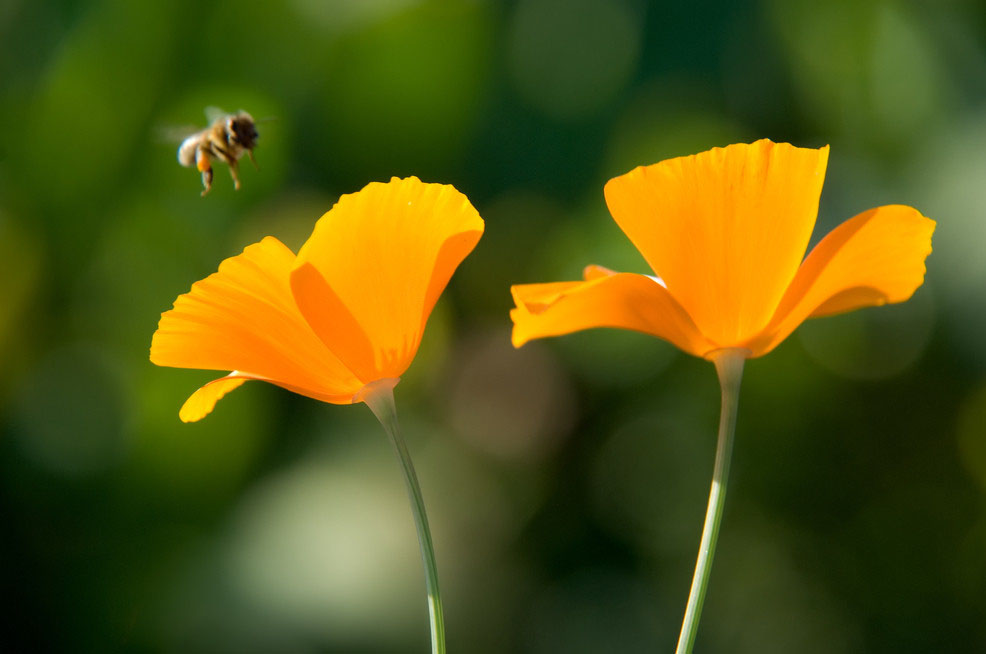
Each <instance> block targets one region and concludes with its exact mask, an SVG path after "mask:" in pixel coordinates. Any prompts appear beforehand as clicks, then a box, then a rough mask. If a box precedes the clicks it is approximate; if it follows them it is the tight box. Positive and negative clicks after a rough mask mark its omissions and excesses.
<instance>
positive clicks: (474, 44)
mask: <svg viewBox="0 0 986 654" xmlns="http://www.w3.org/2000/svg"><path fill="white" fill-rule="evenodd" d="M207 105H217V106H220V107H224V108H226V109H228V110H235V109H238V108H243V109H246V110H248V111H250V112H251V113H253V115H254V116H256V117H267V116H269V117H273V118H274V120H272V121H269V122H265V123H262V124H261V125H260V132H261V137H260V145H259V147H258V148H257V151H256V156H257V159H258V161H259V163H260V166H261V170H260V172H257V171H255V170H254V169H253V168H252V167H251V166H249V164H247V165H245V166H244V167H243V168H242V173H241V175H242V179H243V188H242V190H241V191H239V192H234V191H233V188H232V184H231V182H230V180H229V177H228V174H227V172H226V170H225V169H224V168H222V167H219V168H217V171H216V180H215V187H214V189H213V192H212V194H211V195H209V196H208V197H206V198H204V199H203V198H200V197H199V191H200V189H201V185H200V180H199V176H198V173H197V172H196V171H194V170H189V169H183V168H181V167H179V165H178V164H177V162H176V160H175V150H176V144H174V143H162V142H160V139H159V138H158V136H159V135H160V134H161V133H162V132H163V131H167V128H169V127H174V126H182V125H189V124H190V125H196V124H198V125H200V126H202V125H204V122H205V118H204V116H203V109H204V108H205V107H206V106H207ZM0 126H2V127H0V371H2V372H0V519H2V525H3V526H2V529H0V592H2V597H3V599H4V600H5V605H6V608H5V609H3V611H2V614H0V615H2V617H0V625H2V627H0V629H2V630H0V651H4V652H106V651H133V652H245V653H253V652H257V653H260V652H286V653H298V654H302V653H309V652H312V653H314V652H346V653H378V652H379V653H391V652H393V653H400V652H425V651H427V610H426V603H425V599H424V590H423V589H424V584H423V576H422V572H421V567H420V562H419V558H418V549H417V543H416V540H415V534H414V527H413V524H412V521H411V515H410V512H409V509H408V505H407V499H406V497H405V495H404V489H403V487H402V481H401V478H400V474H399V472H398V467H397V464H396V463H395V461H394V459H393V454H392V453H391V451H390V449H389V444H388V443H387V440H386V438H385V436H384V434H383V432H382V430H381V429H380V427H379V425H378V424H376V422H375V421H374V419H373V417H372V415H371V414H370V412H369V411H367V410H366V409H365V408H364V407H362V406H350V407H339V406H330V405H325V404H321V403H318V402H314V401H312V400H308V399H305V398H301V397H297V396H293V395H291V394H289V393H287V392H285V391H282V390H280V389H277V388H274V387H270V386H266V385H263V384H248V385H247V386H245V387H244V388H243V389H242V390H239V391H237V392H236V393H234V394H232V395H231V396H230V397H228V398H227V399H225V400H223V401H222V402H221V403H220V404H219V405H218V407H217V408H216V411H215V412H214V413H213V414H212V415H211V416H209V417H208V418H207V419H205V420H203V421H202V422H200V423H197V424H192V425H184V424H182V423H180V422H179V421H178V415H177V414H178V408H179V406H180V405H181V403H182V402H183V401H184V399H185V398H186V397H187V396H188V395H189V394H190V393H191V392H192V391H193V390H194V389H195V388H197V387H198V386H199V385H200V384H201V383H202V382H204V381H205V380H208V379H211V378H213V377H214V376H215V375H214V374H212V373H208V372H201V371H185V370H175V369H166V368H156V367H155V366H153V365H151V364H150V363H149V361H148V356H147V355H148V346H149V344H150V338H151V333H152V332H153V331H154V329H155V326H156V323H157V319H158V316H159V314H160V313H161V312H162V311H164V310H166V309H168V308H170V306H171V303H172V301H173V300H174V298H175V297H176V296H177V295H178V294H180V293H183V292H185V291H186V290H187V289H188V287H189V286H190V285H191V283H192V282H194V281H195V280H198V279H200V278H202V277H205V276H206V275H208V274H209V273H211V272H213V271H214V270H215V268H216V267H217V265H218V263H219V261H220V260H221V259H222V258H224V257H227V256H231V255H233V254H235V253H237V252H239V251H240V250H241V249H242V248H243V247H244V246H245V245H247V244H249V243H251V242H254V241H256V240H259V238H261V237H262V236H264V235H267V234H272V235H274V236H277V237H278V238H280V239H281V240H283V241H284V242H285V243H287V244H288V245H289V246H291V247H292V248H297V247H298V246H299V245H300V244H301V243H302V242H303V241H304V239H305V238H306V237H307V236H308V234H309V233H310V230H311V229H312V226H313V224H314V222H315V220H316V219H317V218H318V217H319V216H320V215H321V214H322V213H323V212H324V211H326V210H327V209H328V208H329V207H330V206H331V205H332V204H333V202H334V201H335V200H336V199H337V198H338V196H339V194H341V193H348V192H352V191H355V190H358V189H359V188H361V187H362V186H363V185H364V184H366V183H367V182H369V181H373V180H385V179H388V178H389V177H390V176H391V175H401V176H403V175H409V174H415V175H418V176H419V177H421V178H423V179H425V180H426V181H443V182H449V183H453V184H455V185H456V187H457V188H459V189H460V190H461V191H463V192H464V193H466V194H467V195H468V196H469V197H470V198H471V200H472V201H473V203H474V204H475V205H476V207H477V208H478V209H479V211H480V213H481V214H482V216H483V217H484V218H485V220H486V235H485V237H484V238H483V240H482V242H481V243H480V244H479V246H478V248H477V249H476V251H475V252H474V253H473V255H472V256H471V257H470V258H469V259H467V260H466V261H465V263H464V264H463V265H462V267H461V268H460V270H459V272H458V273H457V274H456V276H455V278H454V279H453V280H452V283H451V285H450V287H449V289H448V291H447V292H446V294H445V296H444V297H443V299H442V301H441V302H440V303H439V305H438V307H437V309H436V312H435V314H434V315H433V316H432V318H431V322H430V323H429V328H428V332H427V334H426V338H425V343H424V345H423V348H422V350H421V352H420V353H419V356H418V358H417V360H416V361H415V362H414V365H413V366H412V368H411V370H410V372H409V374H408V375H407V376H406V378H405V380H404V382H403V383H402V384H401V385H400V387H398V389H397V400H398V405H399V410H400V412H401V416H402V421H403V423H404V426H405V430H406V435H407V438H408V441H409V444H410V448H411V451H412V453H413V456H414V457H415V460H416V463H417V466H418V469H419V475H420V477H421V479H422V484H423V488H424V493H425V497H426V500H427V502H428V506H429V511H430V513H431V520H432V525H433V529H434V531H435V538H436V542H437V550H438V557H439V565H440V572H441V577H442V580H443V586H444V591H445V595H446V597H445V599H446V607H447V608H446V619H447V624H448V632H449V643H450V650H451V651H455V652H460V653H469V654H485V653H491V654H492V653H502V652H522V653H527V654H542V653H549V652H551V653H554V652H564V653H573V654H581V653H583V652H584V653H599V652H614V653H620V654H624V653H629V654H633V653H636V652H669V651H672V649H673V646H674V642H675V640H676V637H677V632H678V627H679V623H680V618H681V614H682V611H683V609H684V602H685V598H686V595H687V591H688V584H689V581H690V577H691V573H692V566H693V563H694V557H695V553H696V548H697V544H698V538H699V532H700V529H701V523H702V518H703V512H704V509H705V502H706V494H707V489H708V484H709V479H710V476H711V470H712V461H713V453H714V447H715V443H714V432H715V426H716V422H717V413H718V402H719V397H718V388H717V384H716V381H715V375H714V372H713V368H712V366H711V365H709V364H708V363H706V362H703V361H700V360H698V359H695V358H692V357H689V356H686V355H683V354H681V353H678V352H677V351H675V350H674V349H673V348H672V347H671V346H669V345H667V344H665V343H663V342H660V341H657V340H654V339H650V338H648V337H645V336H642V335H639V334H633V333H621V332H616V331H605V330H599V331H592V332H586V333H581V334H577V335H573V336H569V337H565V338H560V339H554V340H552V341H542V342H536V343H533V344H531V345H528V346H526V347H524V348H523V349H521V350H519V351H515V350H513V349H512V348H511V346H510V344H509V329H510V325H509V319H508V317H507V312H508V310H509V308H510V306H511V301H510V297H509V293H508V286H509V285H510V284H511V283H518V282H535V281H549V280H561V279H575V278H577V277H578V276H579V275H580V272H581V270H582V267H583V266H584V265H585V264H587V263H599V264H602V265H606V266H609V267H611V268H617V269H622V270H632V271H638V272H644V271H645V270H646V268H645V265H644V262H643V260H642V258H641V257H640V255H639V254H638V253H637V252H636V251H635V250H634V249H633V247H632V246H631V245H630V243H629V242H628V241H627V239H626V238H625V237H624V236H623V234H622V233H621V232H620V230H619V229H618V228H617V226H616V225H615V223H614V222H613V221H612V220H611V219H610V217H609V215H608V213H607V210H606V207H605V204H604V201H603V195H602V186H603V184H604V183H605V181H606V180H607V179H609V178H610V177H612V176H615V175H618V174H621V173H623V172H626V171H627V170H629V169H630V168H632V167H634V166H636V165H639V164H648V163H653V162H656V161H659V160H661V159H664V158H667V157H671V156H677V155H684V154H690V153H694V152H698V151H701V150H705V149H707V148H709V147H712V146H718V145H725V144H728V143H732V142H739V141H751V140H754V139H757V138H761V137H769V138H772V139H774V140H777V141H781V140H784V141H790V142H793V143H795V144H798V145H803V146H812V147H817V146H820V145H823V144H826V143H829V144H831V145H832V152H831V158H830V163H829V172H828V179H827V183H826V185H825V190H824V192H823V194H822V200H821V209H820V215H819V220H818V227H817V229H816V234H815V237H814V240H815V241H817V240H818V238H820V235H822V234H824V233H826V232H827V231H828V230H829V229H831V228H832V227H833V226H835V225H836V224H838V223H839V222H841V221H842V220H845V219H846V218H849V217H850V216H852V215H855V214H856V213H858V212H860V211H863V210H865V209H868V208H870V207H873V206H876V205H879V204H886V203H905V204H911V205H913V206H915V207H918V208H919V209H920V210H921V211H922V212H923V213H925V214H926V215H928V216H930V217H932V218H934V219H936V220H937V221H938V230H937V233H936V234H935V238H934V248H935V250H934V253H933V254H932V255H931V258H930V259H929V261H928V276H927V281H926V283H925V284H924V286H923V287H921V288H920V289H919V290H918V292H917V293H916V295H915V296H914V298H913V299H912V300H911V301H910V302H908V303H906V304H904V305H899V306H894V307H889V308H881V309H871V310H866V311H862V312H857V313H854V314H850V315H846V316H842V317H837V318H831V319H826V320H822V321H817V322H810V323H808V324H805V325H804V326H803V327H802V328H800V329H799V330H798V331H797V332H796V333H795V334H794V335H793V336H792V337H791V338H789V339H788V340H787V341H786V342H785V343H784V344H783V345H781V346H780V347H779V348H778V349H777V350H776V351H775V352H773V353H772V354H770V355H769V356H768V357H765V358H763V359H758V360H755V361H752V362H751V363H750V364H749V365H748V367H747V371H746V378H745V380H744V388H743V394H742V400H741V405H740V417H739V427H738V434H737V443H736V450H735V460H734V467H733V470H734V475H733V478H732V480H731V488H730V494H729V497H728V500H727V505H726V513H725V521H724V523H723V530H722V535H721V539H720V549H719V556H718V559H717V560H716V564H715V567H714V570H713V575H712V581H711V586H710V591H709V596H708V600H707V602H706V610H705V614H704V616H703V621H702V627H701V629H700V631H699V637H698V645H697V651H699V652H709V653H711V652H730V653H746V652H750V653H753V652H757V653H773V652H778V653H781V652H805V653H809V654H812V653H815V652H818V653H823V652H824V653H842V652H895V653H899V652H944V651H947V652H982V651H986V620H984V618H986V515H984V501H983V500H984V493H986V338H984V335H986V301H984V291H986V255H984V254H983V252H984V247H986V246H984V244H986V210H984V207H986V154H984V153H986V8H984V5H983V3H982V2H980V1H974V0H968V1H964V0H947V1H946V0H943V1H940V2H932V1H929V2H917V1H914V2H908V1H906V0H899V1H895V0H882V1H880V0H874V1H856V0H763V1H761V2H746V3H743V2H740V3H737V2H729V1H725V0H721V1H715V0H698V1H696V2H690V3H683V2H674V3H671V2H669V3H658V2H652V3H647V2H643V1H640V0H519V1H517V2H502V3H500V2H492V1H487V2H483V1H479V0H361V1H359V2H345V1H342V0H336V1H334V2H324V1H319V0H279V1H270V2H263V3H251V2H234V1H229V0H225V1H223V0H221V1H218V2H212V3H200V2H195V1H192V0H184V1H178V2H167V3H151V2H146V3H143V2H130V1H129V0H104V1H98V0H94V1H91V2H81V1H69V0H61V1H59V0H42V1H41V2H37V1H32V0H2V1H0Z"/></svg>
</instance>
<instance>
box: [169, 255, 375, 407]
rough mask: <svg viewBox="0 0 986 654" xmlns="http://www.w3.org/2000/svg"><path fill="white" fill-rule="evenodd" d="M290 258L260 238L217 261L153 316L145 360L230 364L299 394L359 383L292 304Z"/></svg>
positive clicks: (349, 388)
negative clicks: (166, 308)
mask: <svg viewBox="0 0 986 654" xmlns="http://www.w3.org/2000/svg"><path fill="white" fill-rule="evenodd" d="M294 259H295V257H294V254H293V253H292V252H291V250H290V249H288V248H287V247H286V246H285V245H284V244H282V243H281V242H280V241H278V240H277V239H275V238H272V237H267V238H265V239H264V240H263V241H261V242H260V243H255V244H253V245H251V246H248V247H247V248H246V249H245V250H244V251H243V253H242V254H240V255H237V256H235V257H232V258H229V259H226V260H225V261H223V262H222V263H221V264H220V266H219V271H218V272H216V273H214V274H212V275H210V276H209V277H207V278H206V279H204V280H202V281H200V282H196V283H195V284H194V285H193V286H192V290H191V291H190V292H189V293H186V294H185V295H181V296H179V297H178V299H177V300H175V305H174V308H173V309H171V310H170V311H167V312H165V313H164V314H163V315H162V316H161V321H160V323H159V324H158V329H157V331H156V332H155V333H154V337H153V339H152V341H151V361H152V362H154V363H156V364H158V365H162V366H173V367H178V368H201V369H208V370H230V371H231V370H237V371H240V372H241V373H242V375H243V376H247V377H253V378H260V379H265V380H270V381H272V382H274V383H277V384H279V385H281V386H285V387H294V388H299V389H304V391H305V394H307V395H313V396H314V395H328V396H338V397H347V396H348V397H352V395H353V393H355V392H356V391H357V390H359V388H360V387H361V386H362V383H361V382H360V381H359V380H357V379H356V377H355V376H354V375H353V374H352V372H351V371H350V370H349V369H347V368H346V367H345V366H344V365H343V364H342V363H341V362H340V361H339V360H338V359H337V358H336V357H335V356H334V355H333V354H332V353H331V352H329V351H328V350H327V349H326V348H325V346H324V345H323V344H322V342H321V341H320V340H319V339H318V337H316V336H315V334H314V333H313V332H312V330H311V328H310V327H309V326H308V323H307V322H306V321H305V319H304V318H303V317H302V316H301V313H300V312H299V311H298V308H297V306H296V305H295V304H294V299H293V297H292V295H291V291H290V288H289V286H288V277H289V273H290V270H291V266H292V265H293V263H294ZM230 383H231V382H230ZM226 390H227V391H228V390H230V388H226ZM210 392H211V391H210ZM216 392H218V389H216ZM216 399H218V397H216ZM213 403H214V402H213ZM189 411H191V409H189Z"/></svg>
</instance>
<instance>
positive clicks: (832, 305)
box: [747, 205, 935, 356]
mask: <svg viewBox="0 0 986 654" xmlns="http://www.w3.org/2000/svg"><path fill="white" fill-rule="evenodd" d="M934 230H935V221H933V220H931V219H929V218H925V217H924V216H922V215H921V214H920V213H919V212H918V211H917V209H913V208H911V207H905V206H902V205H890V206H885V207H878V208H876V209H870V210H869V211H865V212H863V213H861V214H859V215H858V216H856V217H855V218H851V219H849V220H847V221H846V222H844V223H842V224H841V225H839V226H838V227H836V228H835V229H834V230H832V232H831V233H829V234H828V236H826V237H825V238H824V239H822V240H821V242H819V244H818V245H817V246H815V248H814V249H813V250H812V251H811V254H810V255H808V258H807V259H805V262H804V263H803V264H802V265H801V268H800V269H799V270H798V274H797V276H796V277H795V278H794V281H793V282H792V283H791V287H790V288H789V289H788V292H787V293H786V294H785V295H784V298H783V300H781V303H780V306H779V307H778V308H777V314H776V315H775V316H774V318H773V320H771V322H770V324H769V325H768V326H767V328H766V329H764V330H763V333H761V334H759V335H758V336H756V337H755V338H753V339H751V341H750V342H749V344H748V345H747V347H749V348H750V349H751V350H752V351H753V356H760V355H763V354H766V353H767V352H769V351H771V350H772V349H774V347H776V346H777V344H778V343H780V342H781V341H782V340H784V339H785V338H787V336H788V334H790V333H791V332H792V331H794V330H795V328H797V326H798V325H800V324H801V323H802V322H803V321H804V320H805V319H807V318H817V317H820V316H828V315H832V314H836V313H843V312H845V311H851V310H853V309H859V308H861V307H868V306H877V305H881V304H887V303H893V302H903V301H904V300H906V299H908V298H909V297H911V294H912V293H914V291H915V289H917V287H918V286H920V285H921V283H922V282H923V281H924V272H925V266H924V260H925V258H927V256H928V254H930V253H931V234H932V232H934Z"/></svg>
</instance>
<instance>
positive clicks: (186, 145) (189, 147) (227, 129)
mask: <svg viewBox="0 0 986 654" xmlns="http://www.w3.org/2000/svg"><path fill="white" fill-rule="evenodd" d="M206 114H207V115H210V114H211V115H210V117H212V116H214V118H213V120H212V124H211V125H209V126H208V127H206V128H205V129H204V130H202V131H200V132H196V133H195V134H192V135H191V136H189V137H188V138H186V139H185V140H184V141H182V143H181V146H179V148H178V163H180V164H181V165H182V166H185V167H186V168H190V167H191V166H192V165H194V166H195V167H196V168H197V169H198V170H199V172H200V173H202V186H204V187H205V188H204V189H203V191H202V195H203V196H204V195H205V194H206V193H208V192H209V191H210V189H212V161H213V159H218V160H219V161H222V162H224V163H225V164H226V165H227V166H229V174H230V175H232V177H233V185H234V186H235V187H236V190H239V189H240V178H239V175H238V174H237V173H238V166H239V160H240V157H242V156H243V154H244V153H246V154H248V155H250V161H252V162H253V165H254V167H255V168H257V170H260V167H259V166H257V160H256V159H254V158H253V149H254V148H255V147H256V146H257V137H258V136H259V135H258V134H257V126H256V123H255V121H254V120H253V116H251V115H250V114H248V113H247V112H245V111H239V112H237V113H235V114H227V113H223V112H221V111H219V110H217V109H215V108H214V107H210V108H209V109H207V110H206Z"/></svg>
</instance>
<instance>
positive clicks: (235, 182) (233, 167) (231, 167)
mask: <svg viewBox="0 0 986 654" xmlns="http://www.w3.org/2000/svg"><path fill="white" fill-rule="evenodd" d="M236 169H237V163H236V160H235V159H234V160H232V161H230V162H229V174H230V175H231V176H232V177H233V186H234V187H235V188H236V190H237V191H239V190H240V176H239V175H238V174H237V170H236Z"/></svg>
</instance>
